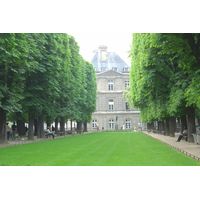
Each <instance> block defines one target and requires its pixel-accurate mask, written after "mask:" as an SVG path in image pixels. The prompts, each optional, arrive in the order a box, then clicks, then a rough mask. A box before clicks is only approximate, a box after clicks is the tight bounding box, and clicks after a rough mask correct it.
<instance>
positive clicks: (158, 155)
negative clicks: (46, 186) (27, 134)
mask: <svg viewBox="0 0 200 200" xmlns="http://www.w3.org/2000/svg"><path fill="white" fill-rule="evenodd" d="M0 165H10V166H27V165H31V166H199V165H200V162H198V161H196V160H194V159H192V158H189V157H188V156H186V155H184V154H182V153H180V152H178V151H176V150H175V149H173V148H171V147H169V146H167V145H166V144H163V143H161V142H159V141H157V140H155V139H153V138H151V137H149V136H147V135H145V134H142V133H140V132H97V133H89V134H83V135H75V136H71V137H66V138H58V139H54V140H53V139H52V140H48V141H43V142H36V143H30V144H24V145H18V146H10V147H6V148H2V149H0Z"/></svg>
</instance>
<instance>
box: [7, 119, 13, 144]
mask: <svg viewBox="0 0 200 200" xmlns="http://www.w3.org/2000/svg"><path fill="white" fill-rule="evenodd" d="M11 131H12V129H11V128H10V126H8V122H7V123H6V133H7V140H9V138H10V133H11Z"/></svg>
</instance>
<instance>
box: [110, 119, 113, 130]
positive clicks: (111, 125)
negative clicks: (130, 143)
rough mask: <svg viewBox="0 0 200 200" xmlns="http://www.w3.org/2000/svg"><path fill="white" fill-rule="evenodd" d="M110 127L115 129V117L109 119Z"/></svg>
mask: <svg viewBox="0 0 200 200" xmlns="http://www.w3.org/2000/svg"><path fill="white" fill-rule="evenodd" d="M109 129H114V120H113V119H110V120H109Z"/></svg>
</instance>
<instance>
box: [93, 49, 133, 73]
mask: <svg viewBox="0 0 200 200" xmlns="http://www.w3.org/2000/svg"><path fill="white" fill-rule="evenodd" d="M91 63H92V64H93V65H94V68H95V71H102V68H106V71H107V70H113V69H114V68H117V71H118V72H120V71H121V72H122V71H124V69H125V68H128V69H130V67H129V66H128V65H127V64H126V63H125V62H124V61H123V60H122V59H121V58H120V56H119V55H117V53H115V52H107V60H106V61H101V60H100V59H99V52H96V53H95V55H94V57H93V59H92V61H91Z"/></svg>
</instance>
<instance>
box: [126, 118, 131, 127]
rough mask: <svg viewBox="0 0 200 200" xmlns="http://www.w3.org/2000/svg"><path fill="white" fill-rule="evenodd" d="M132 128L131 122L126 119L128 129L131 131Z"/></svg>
mask: <svg viewBox="0 0 200 200" xmlns="http://www.w3.org/2000/svg"><path fill="white" fill-rule="evenodd" d="M130 128H131V120H130V119H126V129H130Z"/></svg>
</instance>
